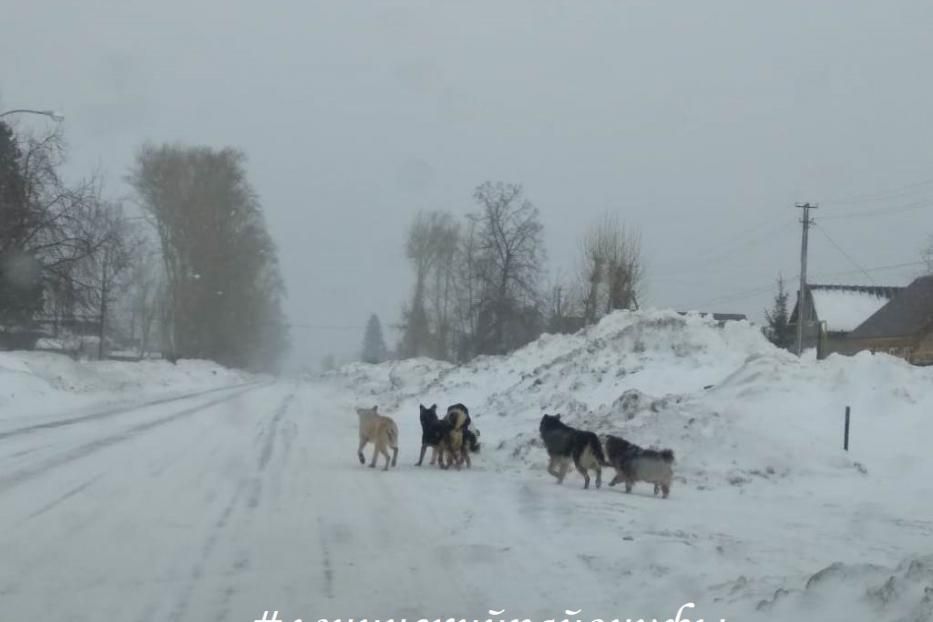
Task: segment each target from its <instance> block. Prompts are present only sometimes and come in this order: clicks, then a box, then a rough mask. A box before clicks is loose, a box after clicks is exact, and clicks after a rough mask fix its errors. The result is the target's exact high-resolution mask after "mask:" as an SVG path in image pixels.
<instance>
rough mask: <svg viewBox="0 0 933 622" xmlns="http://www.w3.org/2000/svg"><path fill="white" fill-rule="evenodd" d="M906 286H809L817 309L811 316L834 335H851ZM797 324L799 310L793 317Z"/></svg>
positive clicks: (793, 321)
mask: <svg viewBox="0 0 933 622" xmlns="http://www.w3.org/2000/svg"><path fill="white" fill-rule="evenodd" d="M902 289H903V288H902V287H887V286H874V285H828V284H825V285H824V284H811V285H807V290H808V291H809V293H810V300H811V301H812V303H813V308H812V309H811V310H810V313H808V314H807V315H808V316H810V317H812V318H814V319H816V320H817V321H820V322H825V325H826V331H827V332H830V333H847V332H850V331H853V330H855V329H856V328H857V327H858V326H859V325H860V324H861V323H862V322H864V321H865V320H867V319H868V318H869V317H871V316H872V315H874V314H875V313H876V312H877V311H878V310H879V309H881V307H883V306H884V305H886V304H887V303H888V301H890V300H891V298H893V297H894V296H895V295H896V294H897V293H898V292H899V291H900V290H902ZM790 321H791V323H796V321H797V307H796V306H795V307H794V310H793V312H792V313H791V317H790Z"/></svg>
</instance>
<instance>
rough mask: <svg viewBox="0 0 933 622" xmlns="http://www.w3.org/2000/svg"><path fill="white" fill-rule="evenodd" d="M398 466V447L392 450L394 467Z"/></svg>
mask: <svg viewBox="0 0 933 622" xmlns="http://www.w3.org/2000/svg"><path fill="white" fill-rule="evenodd" d="M397 464H398V447H393V448H392V466H395V465H397Z"/></svg>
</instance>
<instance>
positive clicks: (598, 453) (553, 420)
mask: <svg viewBox="0 0 933 622" xmlns="http://www.w3.org/2000/svg"><path fill="white" fill-rule="evenodd" d="M538 431H539V432H540V433H541V440H542V441H544V447H545V448H546V449H547V453H548V456H550V458H551V460H550V463H549V464H548V467H547V472H548V473H550V474H551V475H553V476H554V477H556V478H557V483H558V484H561V483H563V481H564V476H566V475H567V469H568V468H569V467H570V462H571V461H573V464H574V466H576V467H577V471H579V472H580V474H581V475H582V476H583V488H589V487H590V475H589V473H588V471H589V470H593V471H596V487H597V488H599V487H600V485H601V484H602V469H601V467H603V466H608V463H607V462H606V458H605V456H604V455H603V447H602V445H601V444H600V442H599V437H598V436H596V434H595V433H593V432H587V431H585V430H577V429H576V428H572V427H570V426H569V425H567V424H565V423H564V422H563V421H561V420H560V415H544V416H543V417H541V424H540V425H539V426H538Z"/></svg>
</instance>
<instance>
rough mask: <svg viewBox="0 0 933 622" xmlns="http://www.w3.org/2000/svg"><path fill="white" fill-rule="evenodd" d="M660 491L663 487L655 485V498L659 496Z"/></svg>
mask: <svg viewBox="0 0 933 622" xmlns="http://www.w3.org/2000/svg"><path fill="white" fill-rule="evenodd" d="M660 489H661V485H660V484H655V485H654V496H655V497H657V496H658V492H659V491H660Z"/></svg>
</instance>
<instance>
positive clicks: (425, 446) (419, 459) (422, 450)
mask: <svg viewBox="0 0 933 622" xmlns="http://www.w3.org/2000/svg"><path fill="white" fill-rule="evenodd" d="M427 450H428V446H427V445H422V446H421V455H420V456H419V457H418V462H416V463H415V466H421V462H422V461H423V460H424V453H425V452H426V451H427ZM431 464H434V459H433V458H432V459H431Z"/></svg>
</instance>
